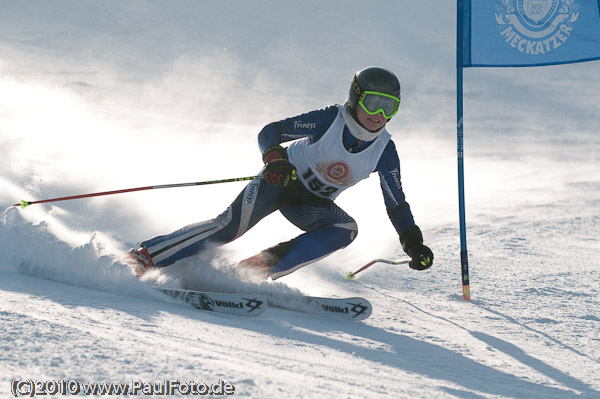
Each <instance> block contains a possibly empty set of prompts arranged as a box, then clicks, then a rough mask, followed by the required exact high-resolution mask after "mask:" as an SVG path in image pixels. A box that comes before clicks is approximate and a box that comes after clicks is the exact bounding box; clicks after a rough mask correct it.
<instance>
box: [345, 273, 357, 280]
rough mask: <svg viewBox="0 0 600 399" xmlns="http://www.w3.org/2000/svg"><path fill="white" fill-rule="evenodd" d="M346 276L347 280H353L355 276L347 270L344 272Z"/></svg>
mask: <svg viewBox="0 0 600 399" xmlns="http://www.w3.org/2000/svg"><path fill="white" fill-rule="evenodd" d="M346 278H347V279H348V280H354V279H355V278H356V277H355V276H354V274H353V273H352V272H348V274H346Z"/></svg>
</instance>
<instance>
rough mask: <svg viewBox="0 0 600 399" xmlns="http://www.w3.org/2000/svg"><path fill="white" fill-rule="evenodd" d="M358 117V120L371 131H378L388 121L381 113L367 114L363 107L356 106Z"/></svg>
mask: <svg viewBox="0 0 600 399" xmlns="http://www.w3.org/2000/svg"><path fill="white" fill-rule="evenodd" d="M356 117H357V119H358V122H359V123H360V124H361V125H362V127H364V128H365V129H367V130H368V131H370V132H376V131H378V130H379V129H381V128H382V127H383V126H384V125H385V124H386V123H387V121H388V119H385V118H384V117H383V115H382V114H381V113H377V114H375V115H369V114H367V113H366V112H365V111H364V110H363V109H362V107H356Z"/></svg>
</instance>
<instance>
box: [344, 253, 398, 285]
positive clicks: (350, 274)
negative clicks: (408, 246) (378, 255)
mask: <svg viewBox="0 0 600 399" xmlns="http://www.w3.org/2000/svg"><path fill="white" fill-rule="evenodd" d="M377 262H379V263H387V264H389V265H401V264H404V263H409V262H410V258H409V259H402V260H389V259H373V260H372V261H370V262H369V263H367V264H366V265H364V266H363V267H361V268H360V269H358V270H357V271H355V272H348V274H346V278H347V279H348V280H354V278H355V277H356V275H357V274H358V273H360V272H362V271H363V270H365V269H367V268H369V267H371V266H372V265H374V264H375V263H377Z"/></svg>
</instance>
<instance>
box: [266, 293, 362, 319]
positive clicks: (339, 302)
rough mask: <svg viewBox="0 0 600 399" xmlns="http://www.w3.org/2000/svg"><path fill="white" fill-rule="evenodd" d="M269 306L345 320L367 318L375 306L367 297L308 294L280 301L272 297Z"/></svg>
mask: <svg viewBox="0 0 600 399" xmlns="http://www.w3.org/2000/svg"><path fill="white" fill-rule="evenodd" d="M269 306H272V307H275V308H280V309H285V310H292V311H296V312H302V313H308V314H314V315H319V316H325V317H335V318H341V319H344V320H353V321H359V320H365V319H366V318H367V317H369V316H370V315H371V312H372V311H373V306H372V305H371V303H370V302H369V301H367V300H366V299H365V298H360V297H353V298H324V297H313V296H306V297H303V298H302V299H301V300H300V301H298V300H291V301H290V300H286V301H280V300H277V298H270V300H269Z"/></svg>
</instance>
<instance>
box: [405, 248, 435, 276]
mask: <svg viewBox="0 0 600 399" xmlns="http://www.w3.org/2000/svg"><path fill="white" fill-rule="evenodd" d="M409 252H410V253H409V255H410V257H411V260H410V262H409V263H408V266H410V268H411V269H415V270H427V269H429V268H430V267H431V265H433V252H431V249H429V247H428V246H427V245H423V244H415V245H413V246H412V247H411V248H410V251H409Z"/></svg>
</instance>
